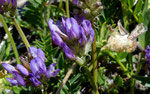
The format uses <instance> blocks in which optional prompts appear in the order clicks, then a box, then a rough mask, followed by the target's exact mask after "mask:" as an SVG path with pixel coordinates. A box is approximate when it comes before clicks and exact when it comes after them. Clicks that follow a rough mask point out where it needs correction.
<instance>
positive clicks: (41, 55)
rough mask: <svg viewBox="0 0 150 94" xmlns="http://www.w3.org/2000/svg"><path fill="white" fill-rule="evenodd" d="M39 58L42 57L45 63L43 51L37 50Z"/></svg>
mask: <svg viewBox="0 0 150 94" xmlns="http://www.w3.org/2000/svg"><path fill="white" fill-rule="evenodd" d="M37 56H38V57H40V58H41V59H42V60H43V61H45V54H44V52H43V51H42V50H41V49H37Z"/></svg>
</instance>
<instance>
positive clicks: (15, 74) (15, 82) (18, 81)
mask: <svg viewBox="0 0 150 94" xmlns="http://www.w3.org/2000/svg"><path fill="white" fill-rule="evenodd" d="M12 74H13V77H14V78H7V80H8V81H9V82H10V83H11V84H12V85H13V86H18V85H22V86H25V85H26V84H25V81H24V79H23V77H22V76H21V75H20V74H19V73H18V72H17V71H12Z"/></svg>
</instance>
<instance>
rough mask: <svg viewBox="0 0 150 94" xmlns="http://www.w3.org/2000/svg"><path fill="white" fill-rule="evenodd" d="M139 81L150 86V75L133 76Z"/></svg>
mask: <svg viewBox="0 0 150 94" xmlns="http://www.w3.org/2000/svg"><path fill="white" fill-rule="evenodd" d="M133 78H135V79H136V80H137V81H138V82H139V83H141V84H142V85H144V86H146V87H150V77H144V76H133Z"/></svg>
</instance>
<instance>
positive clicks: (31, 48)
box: [29, 47, 37, 58]
mask: <svg viewBox="0 0 150 94" xmlns="http://www.w3.org/2000/svg"><path fill="white" fill-rule="evenodd" d="M29 52H30V53H31V55H32V56H33V57H34V58H35V57H37V48H35V47H30V48H29Z"/></svg>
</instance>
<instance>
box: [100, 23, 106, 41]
mask: <svg viewBox="0 0 150 94" xmlns="http://www.w3.org/2000/svg"><path fill="white" fill-rule="evenodd" d="M106 29H107V25H106V23H103V25H102V27H101V30H100V41H102V39H103V38H104V36H105V33H106Z"/></svg>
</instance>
